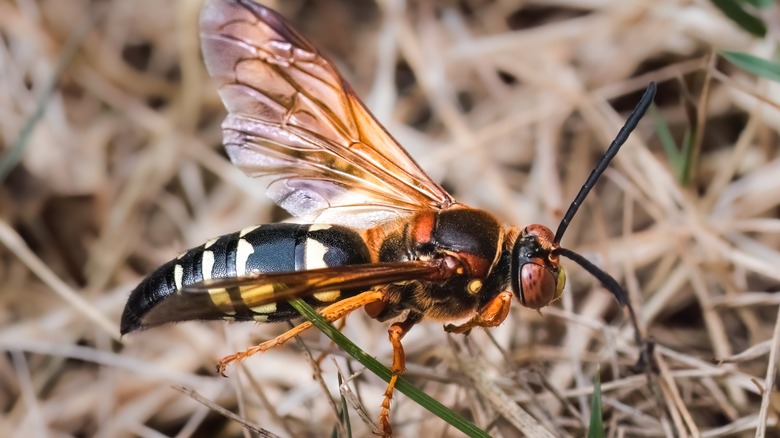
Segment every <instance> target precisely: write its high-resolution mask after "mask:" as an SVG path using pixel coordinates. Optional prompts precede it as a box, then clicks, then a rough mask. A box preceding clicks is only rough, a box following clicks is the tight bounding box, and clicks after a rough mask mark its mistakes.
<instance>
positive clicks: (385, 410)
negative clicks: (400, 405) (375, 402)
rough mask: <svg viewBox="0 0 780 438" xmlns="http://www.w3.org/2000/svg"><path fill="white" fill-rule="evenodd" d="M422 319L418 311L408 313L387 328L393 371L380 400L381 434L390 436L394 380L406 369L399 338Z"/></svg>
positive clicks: (391, 432) (391, 431)
mask: <svg viewBox="0 0 780 438" xmlns="http://www.w3.org/2000/svg"><path fill="white" fill-rule="evenodd" d="M420 319H422V315H420V314H418V313H410V314H409V316H407V317H406V319H405V320H404V321H402V322H396V323H395V324H393V325H391V326H390V329H389V330H387V334H388V337H389V338H390V343H391V344H392V345H393V364H392V365H391V366H390V371H391V372H392V373H393V374H392V376H391V377H390V382H389V383H388V384H387V389H385V398H384V400H383V401H382V410H381V412H380V413H379V425H380V426H382V432H383V433H382V435H383V436H392V435H393V429H392V428H391V427H390V419H389V417H390V402H391V401H392V400H393V391H394V389H395V382H396V381H397V380H398V376H399V375H401V374H403V372H404V371H406V354H405V353H404V346H403V345H402V344H401V339H403V337H404V335H406V333H408V332H409V330H410V329H411V328H412V326H414V325H415V324H416V323H418V322H419V321H420Z"/></svg>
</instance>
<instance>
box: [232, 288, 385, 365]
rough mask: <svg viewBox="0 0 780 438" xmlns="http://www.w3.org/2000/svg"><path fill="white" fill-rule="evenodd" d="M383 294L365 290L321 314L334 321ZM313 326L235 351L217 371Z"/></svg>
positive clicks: (306, 325)
mask: <svg viewBox="0 0 780 438" xmlns="http://www.w3.org/2000/svg"><path fill="white" fill-rule="evenodd" d="M383 295H384V294H383V293H382V292H378V291H368V292H363V293H361V294H358V295H355V296H354V297H349V298H346V299H343V300H341V301H337V302H335V303H333V304H331V305H330V306H328V307H326V308H324V309H322V311H321V312H320V315H322V317H323V318H324V319H325V320H326V321H328V322H333V321H336V320H339V319H341V318H343V317H345V316H347V315H349V314H350V313H352V312H353V311H354V310H356V309H359V308H361V307H363V306H365V305H366V304H370V303H373V302H376V301H379V300H381V299H382V297H383ZM311 326H312V323H311V321H306V322H302V323H300V324H298V325H297V326H295V327H293V328H291V329H290V330H288V331H286V332H284V333H282V334H281V335H279V336H277V337H275V338H273V339H271V340H268V341H265V342H263V343H262V344H259V345H255V346H254V347H250V348H247V349H246V350H244V351H239V352H238V353H234V354H231V355H229V356H225V357H223V358H222V359H221V360H220V361H219V362H218V363H217V372H218V373H220V374H222V375H223V376H224V375H225V369H226V368H227V366H228V365H229V364H230V363H232V362H237V361H242V360H244V359H246V358H248V357H250V356H252V355H254V354H257V353H262V352H264V351H266V350H270V349H271V348H274V347H278V346H280V345H282V344H284V343H285V342H287V341H289V340H290V339H292V338H294V337H295V336H297V335H299V334H301V333H302V332H304V331H306V330H308V329H309V328H311Z"/></svg>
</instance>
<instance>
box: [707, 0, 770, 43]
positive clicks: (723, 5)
mask: <svg viewBox="0 0 780 438" xmlns="http://www.w3.org/2000/svg"><path fill="white" fill-rule="evenodd" d="M710 1H712V4H713V5H715V7H716V8H718V9H720V10H721V12H723V13H724V14H725V15H726V16H727V17H729V19H731V21H733V22H734V23H737V25H738V26H739V27H741V28H742V29H744V30H746V31H748V32H750V33H751V34H753V35H755V36H757V37H760V38H763V37H764V36H765V35H766V25H765V24H764V22H763V21H762V20H761V19H760V18H758V17H756V16H754V15H752V14H750V13H749V12H747V11H746V10H745V9H744V8H743V7H742V6H743V5H741V4H740V2H738V1H737V0H710Z"/></svg>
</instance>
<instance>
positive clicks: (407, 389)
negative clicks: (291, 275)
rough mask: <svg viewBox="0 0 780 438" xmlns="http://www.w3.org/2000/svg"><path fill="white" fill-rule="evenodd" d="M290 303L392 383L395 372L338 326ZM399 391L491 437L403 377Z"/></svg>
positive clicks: (453, 423) (460, 425)
mask: <svg viewBox="0 0 780 438" xmlns="http://www.w3.org/2000/svg"><path fill="white" fill-rule="evenodd" d="M290 304H291V305H292V306H293V307H294V308H295V310H297V311H298V312H300V313H301V315H303V316H304V317H305V318H306V319H308V320H309V321H311V322H312V324H314V326H315V327H317V328H318V329H319V330H320V331H321V332H323V333H325V336H327V337H329V338H330V339H332V340H333V342H335V343H336V344H337V345H338V346H339V347H341V349H343V350H344V351H346V352H347V353H348V354H349V355H350V356H352V357H354V358H355V360H357V361H358V362H360V364H362V365H363V366H364V367H366V368H368V369H369V371H371V372H372V373H374V374H376V375H377V376H379V378H381V379H382V380H384V381H385V382H389V381H390V377H391V376H392V373H391V372H390V370H389V369H388V368H387V367H385V366H384V365H382V364H381V363H379V361H377V360H376V359H374V358H373V357H371V356H370V355H368V354H367V353H366V352H365V351H363V350H362V349H360V347H358V346H357V345H355V344H354V343H353V342H352V341H350V340H349V338H347V337H346V336H344V335H343V334H342V333H341V332H340V331H338V330H336V328H335V327H333V326H332V325H330V323H328V322H327V321H325V319H323V318H322V316H320V314H319V313H317V311H316V310H314V309H313V308H312V307H311V306H309V305H308V304H306V302H305V301H303V300H301V299H295V300H290ZM395 389H396V390H398V392H400V393H402V394H404V395H405V396H407V397H409V398H410V399H411V400H413V401H414V402H415V403H417V404H419V405H420V406H422V407H423V408H425V409H427V410H428V411H429V412H431V413H432V414H434V415H436V416H437V417H439V418H441V419H442V420H444V421H446V422H447V423H448V424H449V425H451V426H452V427H454V428H456V429H458V430H459V431H461V432H463V433H464V434H466V435H467V436H469V437H481V438H489V437H490V435H488V434H487V432H485V431H484V430H482V429H480V428H478V427H477V426H476V425H474V423H471V422H470V421H468V420H466V419H465V418H463V417H462V416H460V415H458V414H457V413H455V412H453V411H452V410H451V409H449V408H447V407H446V406H444V405H443V404H441V403H439V402H438V401H436V400H434V399H433V398H432V397H431V396H429V395H428V394H426V393H424V392H422V391H420V390H419V389H417V388H416V387H415V386H414V385H412V384H411V383H409V382H408V381H407V380H405V379H404V378H402V377H399V378H398V380H397V381H396V384H395Z"/></svg>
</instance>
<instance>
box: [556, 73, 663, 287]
mask: <svg viewBox="0 0 780 438" xmlns="http://www.w3.org/2000/svg"><path fill="white" fill-rule="evenodd" d="M655 88H656V87H655V82H650V85H648V86H647V90H645V94H644V95H643V96H642V100H640V101H639V103H638V104H637V106H636V108H634V110H633V111H631V115H629V116H628V120H626V124H625V125H623V127H622V128H620V131H618V134H617V136H616V137H615V139H614V140H612V144H610V145H609V148H608V149H607V151H606V152H604V156H603V157H601V160H600V161H599V164H597V165H596V167H595V168H594V169H593V171H592V172H590V176H589V177H588V180H587V181H585V184H583V185H582V188H581V189H580V192H579V193H577V196H576V197H575V198H574V201H572V203H571V205H570V206H569V209H568V210H567V211H566V214H565V215H564V216H563V219H561V223H560V225H558V230H557V231H556V232H555V240H553V242H555V243H560V242H561V239H562V238H563V233H565V232H566V229H567V228H569V223H570V222H571V220H572V219H573V218H574V215H575V214H577V210H579V208H580V205H582V202H583V201H585V198H586V197H587V196H588V193H590V189H592V188H593V186H594V185H596V181H598V180H599V178H600V177H601V174H602V173H604V170H606V169H607V166H609V163H610V162H611V161H612V159H613V158H615V155H617V153H618V151H619V150H620V147H621V146H623V143H625V142H626V140H628V136H629V135H631V132H632V131H633V130H634V128H636V125H637V124H638V123H639V121H640V120H641V119H642V117H644V115H645V113H646V112H647V109H648V108H649V107H650V104H651V103H653V98H655ZM567 257H568V256H567ZM569 258H571V257H569ZM575 261H576V260H575ZM580 264H581V263H580ZM583 267H584V266H583ZM586 269H587V268H586ZM589 271H590V270H589ZM591 273H593V272H592V271H591ZM597 277H598V276H597ZM599 279H600V278H599Z"/></svg>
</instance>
